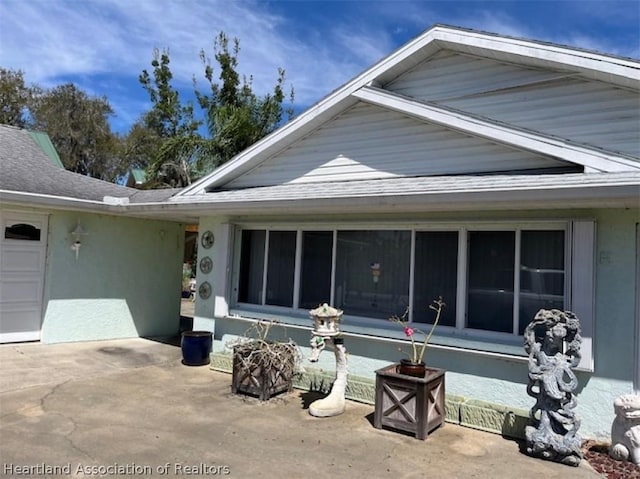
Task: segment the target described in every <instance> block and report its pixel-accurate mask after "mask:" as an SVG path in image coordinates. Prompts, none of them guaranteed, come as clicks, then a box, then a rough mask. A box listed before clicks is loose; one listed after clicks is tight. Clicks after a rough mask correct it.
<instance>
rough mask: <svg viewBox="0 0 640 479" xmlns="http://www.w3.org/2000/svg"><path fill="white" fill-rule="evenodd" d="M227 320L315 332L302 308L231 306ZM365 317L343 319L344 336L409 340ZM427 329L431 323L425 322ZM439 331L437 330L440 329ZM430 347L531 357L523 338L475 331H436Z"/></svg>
mask: <svg viewBox="0 0 640 479" xmlns="http://www.w3.org/2000/svg"><path fill="white" fill-rule="evenodd" d="M225 319H233V320H239V321H247V322H257V321H264V320H267V321H269V320H274V321H277V322H279V323H282V324H283V325H284V326H286V327H287V328H295V329H301V330H306V331H309V332H311V331H312V329H313V324H312V321H311V319H310V318H309V316H308V313H307V312H306V311H304V313H303V312H302V311H301V312H300V313H299V314H297V313H296V312H294V311H291V310H289V311H288V312H287V313H286V314H285V313H282V314H279V313H277V312H275V311H274V312H271V313H267V312H264V310H262V311H258V310H253V309H252V308H250V307H249V308H244V307H243V308H237V309H231V310H230V312H229V315H228V316H225ZM364 322H365V320H361V319H359V318H350V317H346V318H344V319H343V321H341V324H340V330H341V332H342V334H343V336H344V337H346V338H349V337H357V338H363V339H369V340H372V341H384V342H393V343H408V342H409V341H408V340H407V338H406V336H405V335H404V332H403V331H401V330H400V329H399V328H398V327H397V326H394V325H392V324H391V323H385V322H384V321H383V320H381V324H380V326H377V327H372V326H371V325H370V323H369V324H367V325H365V324H363V323H364ZM424 328H425V329H428V328H429V325H424ZM436 331H437V329H436ZM429 348H431V349H434V350H442V351H455V352H457V353H465V354H473V355H477V356H482V357H493V358H500V359H507V360H511V361H515V362H518V363H526V362H527V361H528V357H527V355H526V353H525V351H524V348H523V345H522V337H519V336H518V337H513V339H511V338H509V339H505V338H500V339H497V338H487V337H480V335H474V334H473V332H462V333H460V332H443V331H440V332H438V333H434V335H433V336H432V338H431V340H430V342H429Z"/></svg>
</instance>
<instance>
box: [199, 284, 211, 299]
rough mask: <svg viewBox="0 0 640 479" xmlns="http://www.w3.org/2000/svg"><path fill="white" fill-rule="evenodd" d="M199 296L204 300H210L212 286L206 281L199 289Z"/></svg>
mask: <svg viewBox="0 0 640 479" xmlns="http://www.w3.org/2000/svg"><path fill="white" fill-rule="evenodd" d="M198 294H199V295H200V297H201V298H202V299H208V298H209V296H211V285H210V284H209V283H208V282H207V281H205V282H204V283H202V284H201V285H200V287H199V288H198Z"/></svg>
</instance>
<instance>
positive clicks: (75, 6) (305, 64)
mask: <svg viewBox="0 0 640 479" xmlns="http://www.w3.org/2000/svg"><path fill="white" fill-rule="evenodd" d="M308 5H309V6H308V7H307V6H306V5H303V4H298V6H300V8H299V10H305V9H307V8H308V10H309V12H310V13H311V14H313V13H314V12H315V13H316V14H317V15H316V16H311V17H306V18H303V17H302V16H301V15H300V14H299V13H300V12H298V14H297V15H292V14H289V13H288V10H287V8H286V7H287V4H286V3H277V2H276V3H269V2H261V1H258V0H244V1H230V0H136V1H131V0H83V1H78V0H55V1H54V0H2V1H1V2H0V18H2V28H0V65H1V66H3V67H5V68H12V69H21V70H23V71H24V72H25V77H26V80H27V81H28V82H35V83H38V84H40V85H41V86H45V87H47V86H54V85H58V84H60V83H61V82H62V81H71V80H73V81H74V82H76V83H77V84H78V86H79V87H80V88H82V89H83V90H85V91H87V92H89V93H92V94H96V95H106V96H107V97H108V99H109V101H110V102H111V104H112V105H113V107H114V109H115V110H116V112H117V114H118V119H117V121H118V122H119V123H122V124H126V122H129V123H130V121H131V119H135V118H137V116H138V115H139V113H140V111H142V110H143V109H144V108H145V104H144V101H145V96H144V92H143V90H142V88H141V87H140V86H139V84H138V83H137V78H138V75H139V74H140V72H141V71H142V69H144V68H146V69H149V68H150V61H151V57H152V53H153V49H154V48H161V49H162V48H168V49H169V50H170V57H171V69H172V72H173V74H174V80H175V82H176V85H177V86H178V87H180V88H182V89H184V90H185V91H191V83H192V76H193V75H196V77H197V78H202V66H201V64H200V60H199V56H198V54H199V52H200V50H201V49H204V50H205V52H206V53H207V54H208V55H210V56H212V55H213V40H214V38H215V37H216V35H217V34H218V32H220V31H224V32H226V33H227V35H228V36H229V37H231V38H232V37H237V38H239V39H240V42H241V52H240V56H239V70H240V72H241V73H244V74H247V75H248V74H251V75H253V86H254V89H255V91H256V92H258V93H261V94H262V93H266V92H268V91H269V90H270V89H271V88H272V87H273V85H274V83H275V79H276V78H277V69H278V67H282V68H284V69H285V70H286V73H287V82H288V83H290V84H293V85H294V87H295V90H296V104H298V105H305V106H306V105H310V104H312V103H315V102H316V101H318V100H319V99H320V98H322V97H324V96H325V95H327V94H328V93H329V92H331V91H333V90H334V89H336V88H338V87H339V86H341V85H342V84H343V83H345V82H346V81H348V80H349V79H351V78H352V77H353V76H355V75H356V74H358V73H360V72H361V71H362V70H363V69H365V68H366V67H368V66H370V65H371V64H373V63H374V62H376V61H377V60H379V59H380V58H382V57H384V56H386V55H388V54H390V53H391V52H392V51H393V50H394V49H396V48H397V47H398V46H400V43H403V42H404V41H406V40H408V39H409V38H411V37H414V36H415V35H416V34H418V33H419V32H421V31H423V30H425V29H426V28H428V27H430V26H431V25H432V24H434V23H447V24H451V25H459V26H465V27H469V28H474V29H478V30H483V31H489V32H495V33H500V34H505V35H511V36H516V37H525V38H537V39H540V40H546V41H551V42H556V43H564V44H569V45H574V46H578V47H582V48H589V49H596V50H600V51H607V52H611V53H616V54H619V55H627V56H629V55H631V56H637V55H638V45H637V36H636V37H635V39H636V42H635V43H634V42H629V43H630V44H629V45H626V44H623V45H620V44H618V45H616V44H615V43H614V40H611V41H610V40H608V39H607V38H606V37H604V36H590V35H589V34H586V33H584V32H583V31H580V30H578V29H576V30H572V26H571V25H569V26H566V27H563V28H559V26H558V25H555V26H554V25H552V24H549V25H547V24H540V23H539V24H537V25H536V24H532V23H531V22H528V19H527V18H521V17H517V18H516V17H514V16H511V15H509V14H507V13H504V11H503V10H502V9H501V8H500V5H501V3H497V4H493V7H494V8H493V9H489V7H488V6H487V3H486V2H477V4H474V5H473V7H469V8H465V9H460V8H454V7H453V6H452V5H455V4H454V3H448V2H413V1H411V2H409V1H406V2H384V1H374V2H367V3H362V4H360V3H358V2H345V3H341V2H330V3H328V4H327V7H326V8H327V9H331V8H333V9H335V10H336V11H335V12H333V11H332V12H329V13H327V14H326V15H324V16H323V15H320V14H319V13H318V12H319V11H320V10H321V9H324V8H325V6H324V4H322V3H318V2H309V3H308ZM275 7H282V8H279V9H278V8H275ZM583 8H586V7H583ZM279 11H282V12H283V13H277V12H279ZM334 13H335V15H334ZM585 15H587V13H585ZM588 15H591V16H592V15H594V12H589V13H588ZM594 35H595V34H594ZM214 66H215V62H214ZM201 86H202V87H204V83H201ZM134 90H135V93H132V92H133V91H134Z"/></svg>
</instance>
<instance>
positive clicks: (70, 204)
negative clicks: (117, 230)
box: [0, 190, 105, 212]
mask: <svg viewBox="0 0 640 479" xmlns="http://www.w3.org/2000/svg"><path fill="white" fill-rule="evenodd" d="M0 203H12V204H21V205H25V206H40V207H49V208H57V209H59V208H65V209H70V210H86V211H95V212H101V211H104V208H105V205H104V203H102V202H101V201H93V200H82V199H78V198H71V197H68V196H53V195H44V194H39V193H26V192H22V191H11V190H0Z"/></svg>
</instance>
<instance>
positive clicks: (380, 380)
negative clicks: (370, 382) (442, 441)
mask: <svg viewBox="0 0 640 479" xmlns="http://www.w3.org/2000/svg"><path fill="white" fill-rule="evenodd" d="M398 369H399V363H395V364H392V365H390V366H387V367H384V368H382V369H378V370H377V371H376V398H375V412H374V420H373V425H374V426H375V427H376V428H377V429H382V428H383V427H390V428H392V429H397V430H400V431H405V432H409V433H412V434H414V435H415V437H416V438H417V439H426V438H427V436H428V435H429V433H431V432H432V431H433V430H434V429H436V428H438V427H440V426H442V425H443V424H444V419H445V408H444V389H445V387H444V376H445V371H444V370H443V369H436V368H428V367H427V368H426V372H425V374H424V376H423V377H415V376H408V375H405V374H400V373H399V372H398Z"/></svg>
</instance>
